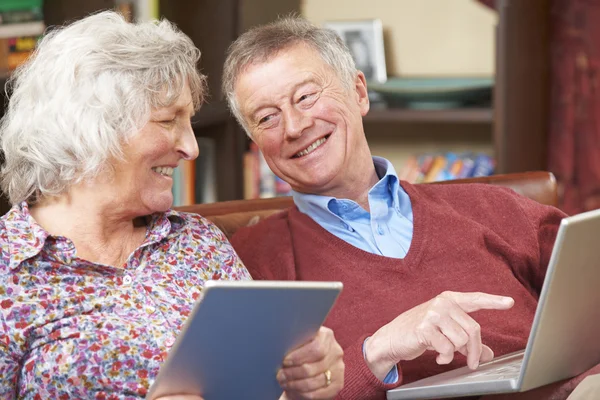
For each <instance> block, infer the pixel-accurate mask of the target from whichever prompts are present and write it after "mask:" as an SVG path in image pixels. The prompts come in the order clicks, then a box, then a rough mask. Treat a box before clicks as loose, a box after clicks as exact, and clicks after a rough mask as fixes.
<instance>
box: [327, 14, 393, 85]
mask: <svg viewBox="0 0 600 400" xmlns="http://www.w3.org/2000/svg"><path fill="white" fill-rule="evenodd" d="M323 26H324V28H327V29H331V30H333V31H334V32H336V33H337V34H338V36H339V37H340V38H342V40H343V41H344V43H345V44H346V46H347V47H348V49H349V50H350V53H351V54H352V58H353V59H354V62H355V64H356V69H358V70H360V71H362V72H363V73H364V74H365V77H366V79H367V81H374V82H380V83H383V82H385V81H386V80H387V70H386V67H385V49H384V46H383V26H382V23H381V20H380V19H366V20H357V21H326V22H325V23H324V25H323Z"/></svg>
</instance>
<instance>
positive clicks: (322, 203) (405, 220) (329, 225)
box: [292, 157, 413, 383]
mask: <svg viewBox="0 0 600 400" xmlns="http://www.w3.org/2000/svg"><path fill="white" fill-rule="evenodd" d="M373 164H374V165H375V171H376V172H377V175H378V176H379V177H380V179H379V181H378V182H377V183H376V184H375V185H374V186H373V187H372V188H371V189H370V190H369V194H368V202H369V208H370V210H371V212H370V213H369V212H367V211H366V210H365V209H363V208H362V207H361V206H360V205H358V203H356V202H355V201H353V200H348V199H337V198H335V197H330V196H320V195H315V194H304V193H297V192H292V195H293V197H294V203H296V206H297V207H298V209H299V210H300V211H301V212H303V213H304V214H307V215H308V216H309V217H311V218H312V219H313V220H315V222H317V223H318V224H319V225H321V226H322V227H323V228H324V229H326V230H327V231H328V232H329V233H331V234H333V235H335V236H337V237H338V238H340V239H342V240H344V241H346V242H348V243H350V244H351V245H353V246H354V247H358V248H359V249H361V250H364V251H367V252H369V253H372V254H379V255H382V256H386V257H393V258H404V257H405V256H406V253H407V252H408V249H409V248H410V243H411V241H412V236H413V212H412V205H411V203H410V198H409V197H408V194H407V193H406V192H405V191H404V189H403V188H402V186H400V182H399V179H398V175H397V174H396V170H394V167H393V166H392V163H390V162H389V161H388V160H386V159H385V158H381V157H373ZM397 381H398V368H397V367H396V366H394V368H393V369H392V370H391V371H390V373H389V374H388V375H387V376H386V377H385V379H384V380H383V382H384V383H395V382H397Z"/></svg>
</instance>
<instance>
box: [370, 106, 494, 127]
mask: <svg viewBox="0 0 600 400" xmlns="http://www.w3.org/2000/svg"><path fill="white" fill-rule="evenodd" d="M493 113H494V112H493V110H492V109H491V108H459V109H445V110H412V109H406V108H383V109H378V108H372V109H371V110H370V111H369V113H368V114H367V115H366V116H365V117H364V118H363V121H364V123H365V124H389V123H414V122H419V123H430V122H431V123H448V124H455V123H465V124H491V123H492V122H493Z"/></svg>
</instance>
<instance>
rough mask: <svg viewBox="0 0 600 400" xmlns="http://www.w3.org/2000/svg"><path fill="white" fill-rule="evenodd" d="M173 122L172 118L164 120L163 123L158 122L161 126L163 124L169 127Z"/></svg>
mask: <svg viewBox="0 0 600 400" xmlns="http://www.w3.org/2000/svg"><path fill="white" fill-rule="evenodd" d="M174 122H175V118H173V119H165V120H163V121H160V123H161V124H164V125H171V124H173V123H174Z"/></svg>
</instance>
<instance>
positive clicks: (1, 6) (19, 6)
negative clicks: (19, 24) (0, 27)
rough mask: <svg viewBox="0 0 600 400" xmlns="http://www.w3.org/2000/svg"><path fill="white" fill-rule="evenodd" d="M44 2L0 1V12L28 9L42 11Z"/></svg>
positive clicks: (36, 0) (40, 0)
mask: <svg viewBox="0 0 600 400" xmlns="http://www.w3.org/2000/svg"><path fill="white" fill-rule="evenodd" d="M43 3H44V0H0V12H4V11H14V10H28V9H33V8H37V9H40V10H41V9H42V6H43Z"/></svg>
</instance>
